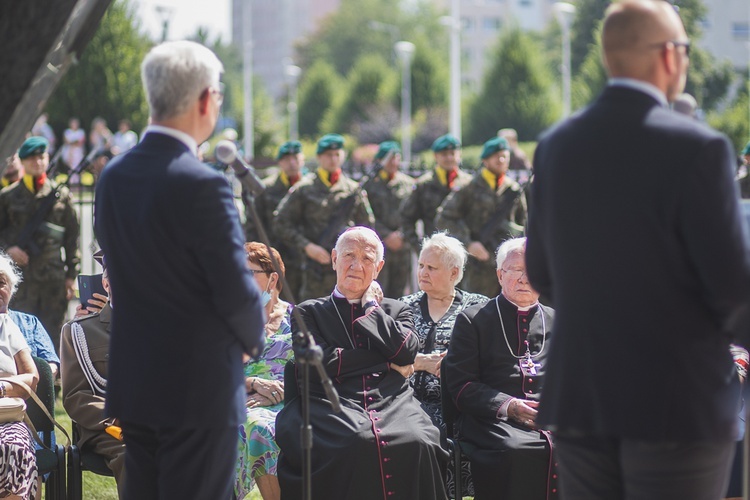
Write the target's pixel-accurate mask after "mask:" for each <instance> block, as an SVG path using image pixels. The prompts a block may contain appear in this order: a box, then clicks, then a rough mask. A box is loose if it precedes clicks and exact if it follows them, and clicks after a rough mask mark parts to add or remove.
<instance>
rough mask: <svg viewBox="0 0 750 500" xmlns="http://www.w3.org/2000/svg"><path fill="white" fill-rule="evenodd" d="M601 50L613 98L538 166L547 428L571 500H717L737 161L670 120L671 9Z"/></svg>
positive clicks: (732, 418)
mask: <svg viewBox="0 0 750 500" xmlns="http://www.w3.org/2000/svg"><path fill="white" fill-rule="evenodd" d="M602 42H603V43H602V45H603V48H604V60H605V65H606V67H607V70H608V73H609V76H610V80H609V83H608V85H607V87H606V89H605V90H604V92H603V93H602V95H601V96H600V97H599V98H598V99H597V100H596V101H595V102H594V103H593V104H591V105H590V106H589V107H587V108H586V109H584V110H582V111H581V112H580V113H577V114H576V115H574V116H573V117H571V118H570V119H569V120H566V121H564V122H562V123H561V124H559V125H558V126H556V127H555V128H554V129H553V130H552V131H550V132H549V133H547V134H546V135H545V136H544V137H543V138H542V140H541V141H540V143H539V146H538V149H537V150H536V155H535V159H534V169H535V174H536V178H535V181H534V183H533V184H532V186H533V187H532V196H531V203H532V204H531V207H530V210H529V226H528V247H527V251H526V259H527V267H528V273H529V274H528V276H529V279H530V281H531V284H532V285H533V286H534V288H535V289H537V290H538V291H539V292H541V293H542V296H546V297H548V298H550V300H551V301H552V302H553V304H554V306H555V309H556V311H557V315H556V323H555V329H554V334H555V339H554V342H553V343H552V344H551V345H550V348H551V351H550V357H549V363H548V365H547V377H546V381H547V383H546V385H545V387H544V391H543V392H542V397H541V403H540V407H539V415H538V419H537V422H538V423H539V424H540V425H542V426H544V427H546V428H548V429H551V430H553V431H556V445H557V447H556V451H557V453H558V458H559V466H560V481H561V492H562V494H563V497H564V498H566V499H572V498H574V499H576V500H586V499H594V498H596V499H607V500H616V499H650V498H654V499H655V498H658V499H660V500H663V499H687V498H689V499H691V500H697V499H706V500H709V499H717V498H721V497H722V496H723V493H724V488H725V486H726V480H727V476H728V470H729V469H728V468H729V465H730V463H731V460H732V455H733V448H734V439H735V436H736V433H737V424H736V422H737V412H738V408H739V403H740V398H739V392H740V387H739V386H740V384H739V381H738V377H737V375H736V373H735V371H734V367H733V365H732V356H731V354H730V352H729V343H730V337H731V334H732V333H733V331H734V330H735V329H736V328H737V326H738V325H736V324H735V322H734V321H733V319H734V318H735V317H736V315H737V314H738V313H739V312H740V310H741V309H742V308H743V306H744V304H745V303H747V301H748V289H749V288H750V286H749V285H750V262H749V260H748V248H747V246H746V243H745V237H746V234H745V233H746V229H745V228H744V226H743V223H742V221H741V213H740V208H739V205H738V202H737V198H738V194H737V191H736V188H735V186H734V170H735V169H734V166H735V165H734V155H733V153H732V148H731V146H730V144H729V141H728V140H727V139H726V137H724V136H723V135H721V134H719V133H717V132H715V131H713V130H711V129H709V128H707V127H705V126H703V125H701V124H699V123H698V122H696V121H695V120H693V119H691V118H688V117H686V116H683V115H680V114H678V113H675V112H672V111H670V110H669V109H668V107H667V103H668V101H672V100H674V98H675V97H676V96H677V95H679V94H680V93H681V92H682V90H683V88H684V85H685V76H686V71H687V66H688V62H689V48H690V45H689V42H688V40H687V35H686V34H685V29H684V27H683V25H682V22H681V21H680V18H679V16H678V15H677V13H676V11H675V10H674V8H673V7H672V6H671V5H670V4H668V3H666V2H662V1H652V0H625V1H624V2H621V3H615V4H613V5H611V6H610V7H609V9H608V10H607V14H606V17H605V21H604V26H603V31H602ZM747 331H748V329H745V331H744V332H743V333H745V334H746V333H747ZM745 340H746V339H745Z"/></svg>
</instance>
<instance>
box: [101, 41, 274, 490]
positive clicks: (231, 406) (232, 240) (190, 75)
mask: <svg viewBox="0 0 750 500" xmlns="http://www.w3.org/2000/svg"><path fill="white" fill-rule="evenodd" d="M222 69H223V68H222V65H221V62H220V61H219V60H218V59H217V58H216V56H215V55H214V54H213V53H212V52H211V51H210V50H208V49H207V48H205V47H203V46H201V45H199V44H197V43H194V42H170V43H165V44H162V45H159V46H157V47H155V48H154V49H152V50H151V51H150V52H149V54H148V55H147V56H146V59H145V60H144V62H143V65H142V76H143V82H144V86H145V89H146V94H147V97H148V101H149V106H150V108H151V118H152V123H153V124H152V125H151V126H149V128H148V129H146V133H145V137H144V138H143V141H142V142H141V143H140V144H138V145H137V146H136V147H134V148H133V149H131V150H130V151H129V152H127V153H125V154H123V155H121V156H118V157H116V158H115V159H113V160H112V162H110V164H109V165H108V166H107V168H105V169H104V171H103V172H102V175H101V177H100V179H99V182H98V183H97V191H96V233H97V238H98V240H99V242H100V244H101V246H102V249H103V250H104V253H105V255H106V256H107V267H108V272H109V277H110V284H111V287H112V301H113V308H112V334H111V344H110V358H109V374H108V375H109V376H108V379H107V401H106V412H107V415H108V416H109V417H115V418H118V419H119V420H120V422H121V424H122V429H123V434H124V438H125V444H126V456H125V468H126V470H127V471H128V474H127V477H126V480H125V487H124V492H125V494H124V497H125V498H126V499H138V500H143V499H157V498H159V499H166V498H195V499H204V498H229V497H230V492H231V487H232V479H233V474H234V465H235V461H236V454H237V428H238V425H239V423H240V421H241V420H243V419H244V403H245V378H244V376H243V372H242V354H243V352H244V353H247V354H250V355H251V356H256V355H257V354H258V353H259V352H260V349H261V347H262V345H263V340H262V332H263V324H264V322H265V318H264V314H263V309H262V306H261V304H260V293H259V291H258V289H257V287H256V285H255V284H254V281H253V279H252V276H251V274H250V272H249V271H248V269H247V267H246V264H245V252H244V250H243V247H242V244H243V236H242V229H241V226H240V221H239V214H238V212H237V209H236V208H235V206H234V204H233V198H232V192H231V189H230V186H229V184H228V183H227V181H226V179H225V178H224V176H223V175H221V174H220V173H217V172H216V171H214V170H212V169H210V168H207V167H206V166H205V165H203V164H202V163H201V162H199V161H198V160H197V159H196V145H197V143H200V142H202V141H204V140H205V139H206V138H208V136H209V135H210V134H211V132H212V130H213V129H214V126H215V124H216V119H217V116H218V113H219V108H220V106H221V101H222V93H221V84H220V83H219V77H220V74H221V71H222Z"/></svg>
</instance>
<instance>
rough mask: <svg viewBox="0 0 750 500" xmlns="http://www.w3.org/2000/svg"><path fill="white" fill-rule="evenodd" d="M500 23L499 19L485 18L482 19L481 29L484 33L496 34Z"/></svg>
mask: <svg viewBox="0 0 750 500" xmlns="http://www.w3.org/2000/svg"><path fill="white" fill-rule="evenodd" d="M501 25H502V21H501V19H500V18H499V17H485V18H483V19H482V29H483V30H484V31H485V33H496V32H497V31H499V30H500V26H501Z"/></svg>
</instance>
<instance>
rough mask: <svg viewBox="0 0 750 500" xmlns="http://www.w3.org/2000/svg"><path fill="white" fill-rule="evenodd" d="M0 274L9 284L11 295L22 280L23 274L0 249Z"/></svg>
mask: <svg viewBox="0 0 750 500" xmlns="http://www.w3.org/2000/svg"><path fill="white" fill-rule="evenodd" d="M0 274H2V275H4V276H5V278H6V279H7V280H8V282H9V284H10V294H11V296H13V294H14V293H16V290H18V285H19V284H20V283H21V281H23V275H22V274H21V270H20V269H19V268H18V266H17V265H16V264H15V262H13V259H11V258H10V256H9V255H8V254H7V253H5V252H3V251H0Z"/></svg>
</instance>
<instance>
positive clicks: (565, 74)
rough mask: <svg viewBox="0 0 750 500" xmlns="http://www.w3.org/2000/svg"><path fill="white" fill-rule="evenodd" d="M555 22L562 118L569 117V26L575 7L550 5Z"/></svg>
mask: <svg viewBox="0 0 750 500" xmlns="http://www.w3.org/2000/svg"><path fill="white" fill-rule="evenodd" d="M552 10H553V11H554V12H555V17H556V18H557V22H558V23H559V24H560V28H561V29H562V36H563V43H562V65H561V69H562V80H563V118H565V117H567V116H569V115H570V25H571V24H572V22H573V16H574V15H575V13H576V8H575V5H573V4H570V3H567V2H555V3H554V4H553V5H552Z"/></svg>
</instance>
